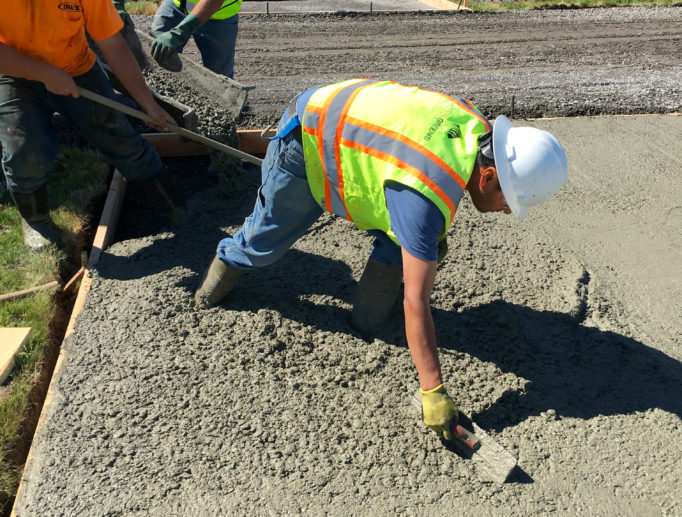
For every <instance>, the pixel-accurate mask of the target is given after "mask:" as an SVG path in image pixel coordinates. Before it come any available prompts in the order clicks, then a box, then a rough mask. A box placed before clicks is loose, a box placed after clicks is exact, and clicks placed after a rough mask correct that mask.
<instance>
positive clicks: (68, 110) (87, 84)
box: [51, 64, 163, 182]
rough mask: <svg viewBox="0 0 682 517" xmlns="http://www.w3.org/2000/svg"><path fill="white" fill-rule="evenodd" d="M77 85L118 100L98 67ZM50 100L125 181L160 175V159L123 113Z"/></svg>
mask: <svg viewBox="0 0 682 517" xmlns="http://www.w3.org/2000/svg"><path fill="white" fill-rule="evenodd" d="M74 81H75V82H76V84H77V85H78V86H80V87H82V88H85V89H87V90H90V91H93V92H95V93H99V94H100V95H103V96H105V97H108V98H110V99H112V100H116V96H115V94H114V90H113V88H112V87H111V84H110V83H109V79H108V78H107V76H106V74H105V73H104V71H103V70H102V69H101V67H100V66H99V65H98V64H95V65H94V66H93V67H92V68H91V69H90V71H88V72H86V73H84V74H82V75H79V76H77V77H74ZM51 98H52V100H53V102H54V104H55V106H56V107H57V110H58V111H59V112H60V113H61V114H62V115H63V116H64V117H66V118H67V119H68V120H69V121H70V122H71V123H72V124H73V125H74V126H76V127H77V128H78V129H79V130H80V131H81V133H83V136H84V137H85V138H86V139H87V140H88V142H89V143H90V144H91V145H92V146H93V147H95V148H96V149H97V150H99V151H100V152H101V153H102V154H103V155H104V157H105V158H106V159H107V161H109V162H110V163H111V164H112V165H113V166H114V167H116V168H117V169H118V170H119V171H120V172H121V174H122V175H123V177H124V178H125V179H126V181H129V182H132V181H138V180H143V179H146V178H151V177H152V176H154V175H156V174H157V173H159V172H160V171H161V169H162V167H163V164H162V163H161V158H160V157H159V155H158V154H157V153H156V151H154V149H153V148H152V146H151V145H150V144H149V142H148V141H147V140H145V139H144V138H142V136H141V135H140V133H139V132H138V131H137V130H136V129H135V128H134V127H133V126H132V125H131V124H130V122H129V121H128V119H127V118H126V116H125V115H124V114H123V113H121V112H120V111H117V110H115V109H113V108H109V107H107V106H103V105H102V104H100V103H98V102H95V101H91V100H89V99H86V98H84V97H79V98H78V99H74V98H73V97H69V96H64V95H51Z"/></svg>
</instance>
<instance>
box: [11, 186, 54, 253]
mask: <svg viewBox="0 0 682 517" xmlns="http://www.w3.org/2000/svg"><path fill="white" fill-rule="evenodd" d="M10 194H12V198H14V203H15V204H16V206H17V210H18V211H19V215H20V216H21V229H22V231H23V234H24V244H26V246H28V247H30V248H31V249H33V250H35V251H40V250H42V249H43V248H45V247H46V246H49V245H50V244H57V241H58V235H57V228H56V227H55V226H54V223H53V222H52V218H51V217H50V209H49V205H48V201H47V186H46V185H43V186H41V187H40V188H39V189H38V190H36V191H35V192H32V193H31V194H19V193H17V192H13V191H12V190H10Z"/></svg>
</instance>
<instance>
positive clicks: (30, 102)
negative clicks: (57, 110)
mask: <svg viewBox="0 0 682 517" xmlns="http://www.w3.org/2000/svg"><path fill="white" fill-rule="evenodd" d="M53 112H54V107H53V106H51V104H50V101H49V98H48V94H47V90H46V89H45V87H44V86H43V84H42V83H39V82H36V81H27V80H25V79H15V78H13V77H8V76H6V75H0V145H2V169H3V171H4V173H5V178H6V179H7V187H8V188H9V189H11V190H12V191H13V192H16V193H17V194H24V195H25V194H32V193H33V192H35V191H36V190H38V189H39V188H40V187H42V186H43V185H44V184H45V182H47V180H48V177H49V175H50V172H51V171H52V166H53V164H54V160H55V158H56V157H57V152H58V151H59V140H58V138H57V135H56V134H55V131H54V129H53V128H52V125H51V122H50V121H51V117H52V113H53Z"/></svg>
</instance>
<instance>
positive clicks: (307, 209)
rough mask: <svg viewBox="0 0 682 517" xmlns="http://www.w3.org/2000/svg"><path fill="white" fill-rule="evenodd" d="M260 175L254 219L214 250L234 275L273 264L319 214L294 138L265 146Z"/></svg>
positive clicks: (275, 141) (299, 145)
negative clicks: (240, 271) (233, 271)
mask: <svg viewBox="0 0 682 517" xmlns="http://www.w3.org/2000/svg"><path fill="white" fill-rule="evenodd" d="M262 170H263V174H262V185H261V187H260V188H259V189H258V195H257V196H256V203H255V205H254V208H253V213H252V214H251V215H250V216H249V217H247V218H246V220H245V221H244V224H243V226H242V228H241V229H240V230H239V231H238V232H237V233H236V234H235V235H234V236H232V237H228V238H226V239H223V240H222V241H220V243H219V245H218V257H219V258H220V259H221V260H222V261H224V262H226V263H227V264H229V265H231V266H232V267H234V268H237V269H244V270H249V269H255V268H259V267H264V266H268V265H270V264H273V263H274V262H276V261H277V260H279V259H280V258H281V257H282V256H283V255H284V253H286V252H287V250H288V249H289V248H290V247H291V246H292V245H293V244H294V242H296V241H297V240H298V239H299V238H300V237H301V236H302V235H303V234H304V233H305V232H306V231H307V230H308V228H310V225H312V224H313V223H314V222H315V221H316V220H317V219H318V218H319V217H320V215H321V214H322V208H321V207H320V205H318V204H317V203H316V202H315V200H314V199H313V196H312V194H311V193H310V186H309V185H308V179H307V177H306V173H305V162H304V159H303V147H302V146H301V144H300V143H299V142H297V141H296V140H295V139H294V138H293V136H292V135H289V136H287V137H285V138H284V139H283V140H274V141H273V142H272V143H271V144H270V145H269V146H268V151H267V154H266V156H265V160H264V162H263V167H262Z"/></svg>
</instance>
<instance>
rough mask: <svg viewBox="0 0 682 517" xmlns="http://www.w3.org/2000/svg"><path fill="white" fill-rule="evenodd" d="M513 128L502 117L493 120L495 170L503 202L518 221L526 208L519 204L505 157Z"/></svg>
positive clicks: (507, 160)
mask: <svg viewBox="0 0 682 517" xmlns="http://www.w3.org/2000/svg"><path fill="white" fill-rule="evenodd" d="M513 127H514V126H513V125H512V123H511V121H510V120H509V119H508V118H507V117H505V116H504V115H499V116H498V117H497V118H496V119H495V123H494V124H493V155H494V156H495V169H496V170H497V177H498V179H499V180H500V187H501V188H502V194H504V200H505V201H506V202H507V206H508V207H509V209H510V210H511V211H512V213H513V214H514V215H515V216H516V217H518V218H519V219H523V218H524V217H526V214H527V213H528V208H527V207H525V206H522V205H521V204H520V203H519V200H518V193H517V190H516V188H515V186H514V180H513V177H514V169H513V167H512V165H511V161H510V160H509V157H508V156H507V140H508V139H509V131H510V130H511V129H512V128H513Z"/></svg>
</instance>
